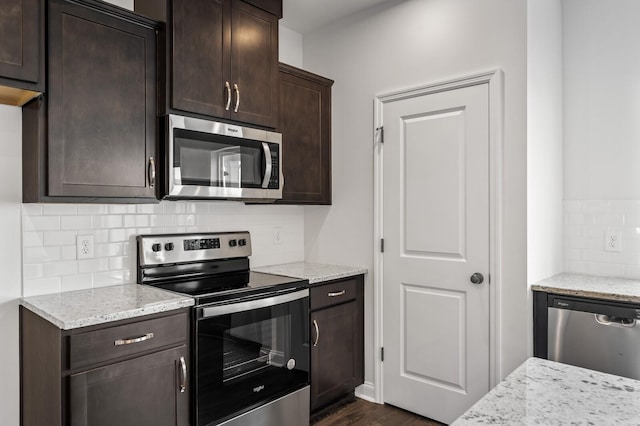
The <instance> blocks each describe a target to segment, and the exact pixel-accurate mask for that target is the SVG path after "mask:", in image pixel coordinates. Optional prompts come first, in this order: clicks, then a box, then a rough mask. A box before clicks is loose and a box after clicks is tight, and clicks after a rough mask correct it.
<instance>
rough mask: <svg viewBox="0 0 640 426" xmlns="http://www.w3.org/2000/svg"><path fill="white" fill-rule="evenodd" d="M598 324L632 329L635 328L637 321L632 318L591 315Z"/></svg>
mask: <svg viewBox="0 0 640 426" xmlns="http://www.w3.org/2000/svg"><path fill="white" fill-rule="evenodd" d="M593 316H594V318H595V320H596V322H597V323H598V324H602V325H607V326H610V327H622V328H632V327H635V326H636V323H637V321H636V320H635V319H633V318H623V317H617V316H614V315H605V314H593Z"/></svg>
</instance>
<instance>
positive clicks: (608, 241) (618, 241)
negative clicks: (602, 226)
mask: <svg viewBox="0 0 640 426" xmlns="http://www.w3.org/2000/svg"><path fill="white" fill-rule="evenodd" d="M604 250H605V251H615V252H621V251H622V232H620V231H607V232H605V234H604Z"/></svg>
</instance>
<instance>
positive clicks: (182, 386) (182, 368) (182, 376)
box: [180, 356, 187, 393]
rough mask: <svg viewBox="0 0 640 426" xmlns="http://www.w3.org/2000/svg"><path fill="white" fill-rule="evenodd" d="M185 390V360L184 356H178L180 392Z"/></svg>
mask: <svg viewBox="0 0 640 426" xmlns="http://www.w3.org/2000/svg"><path fill="white" fill-rule="evenodd" d="M186 390H187V362H186V361H185V360H184V357H183V356H181V357H180V393H184V392H185V391H186Z"/></svg>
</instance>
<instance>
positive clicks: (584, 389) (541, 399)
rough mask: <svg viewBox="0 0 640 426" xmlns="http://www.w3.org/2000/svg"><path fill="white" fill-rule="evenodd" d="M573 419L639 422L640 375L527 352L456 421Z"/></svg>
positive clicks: (465, 425)
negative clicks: (620, 373) (590, 367)
mask: <svg viewBox="0 0 640 426" xmlns="http://www.w3.org/2000/svg"><path fill="white" fill-rule="evenodd" d="M569 424H571V425H638V424H640V381H638V380H633V379H627V378H625V377H620V376H614V375H611V374H606V373H600V372H597V371H593V370H587V369H585V368H580V367H574V366H571V365H567V364H560V363H557V362H553V361H547V360H543V359H539V358H529V359H528V360H527V361H526V362H525V363H524V364H522V365H521V366H520V367H518V368H517V369H516V370H515V371H514V372H513V373H511V374H510V375H509V376H507V378H506V379H505V380H504V381H502V382H501V383H500V384H498V385H497V386H496V387H495V388H493V390H491V392H489V393H488V394H487V395H485V396H484V397H483V398H482V399H481V400H480V401H478V402H477V403H476V404H475V405H473V406H472V407H471V408H470V409H469V410H468V411H467V412H466V413H464V414H463V415H462V416H461V417H460V418H458V419H457V420H456V421H455V422H453V423H452V426H469V425H549V426H550V425H569Z"/></svg>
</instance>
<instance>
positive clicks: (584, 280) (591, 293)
mask: <svg viewBox="0 0 640 426" xmlns="http://www.w3.org/2000/svg"><path fill="white" fill-rule="evenodd" d="M531 289H532V290H535V291H544V292H547V293H553V294H564V295H569V296H583V297H591V298H597V299H606V300H618V301H622V302H634V303H640V280H631V279H625V278H614V277H600V276H595V275H581V274H570V273H562V274H558V275H554V276H552V277H549V278H547V279H544V280H541V281H539V282H537V283H534V284H532V285H531Z"/></svg>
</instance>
